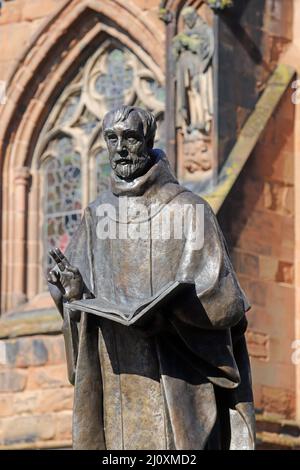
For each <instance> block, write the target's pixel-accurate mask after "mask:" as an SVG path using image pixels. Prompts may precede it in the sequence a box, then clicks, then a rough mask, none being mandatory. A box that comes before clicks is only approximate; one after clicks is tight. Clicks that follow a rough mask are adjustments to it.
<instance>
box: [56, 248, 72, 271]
mask: <svg viewBox="0 0 300 470" xmlns="http://www.w3.org/2000/svg"><path fill="white" fill-rule="evenodd" d="M55 253H56V254H57V256H58V257H59V259H60V260H61V262H62V263H63V264H64V265H65V267H66V268H69V267H70V266H71V264H70V263H69V260H68V259H67V258H66V257H65V255H64V254H63V252H62V251H61V250H60V249H59V248H55Z"/></svg>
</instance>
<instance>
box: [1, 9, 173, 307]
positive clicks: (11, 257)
mask: <svg viewBox="0 0 300 470" xmlns="http://www.w3.org/2000/svg"><path fill="white" fill-rule="evenodd" d="M133 32H134V34H133ZM104 37H112V38H114V39H116V40H118V41H119V42H120V43H122V44H123V45H124V46H126V47H128V48H129V49H130V50H131V51H132V52H133V53H134V54H136V55H137V57H139V58H140V59H141V60H142V61H143V62H144V63H145V65H146V66H147V67H149V69H150V70H151V71H152V72H153V73H154V74H155V76H156V77H157V80H158V81H159V82H160V83H163V82H164V74H163V72H162V71H163V67H164V51H163V48H162V47H161V45H162V43H163V40H164V35H163V28H161V31H159V29H158V27H157V24H156V23H155V24H154V23H153V21H152V20H150V19H149V18H146V17H145V16H143V15H142V11H141V10H140V9H139V7H137V6H136V5H135V4H134V3H133V2H131V1H130V0H129V1H126V2H123V1H122V0H102V1H101V2H99V1H95V0H67V1H66V2H65V3H64V5H63V6H62V7H61V8H60V9H59V11H58V12H57V13H55V14H54V15H53V16H52V17H51V18H50V20H49V21H48V22H47V24H46V25H44V26H43V27H42V28H41V29H40V30H39V31H38V33H37V34H36V35H35V37H34V38H33V39H32V41H31V44H30V45H29V47H28V48H27V49H26V50H25V51H24V52H23V53H22V56H21V57H20V59H19V62H18V66H17V67H16V68H15V69H14V70H13V72H12V74H11V77H10V80H9V84H8V90H7V103H6V105H5V106H4V108H3V110H2V113H1V117H0V119H1V132H0V144H1V149H2V151H1V156H0V168H2V171H1V173H2V182H3V184H2V187H3V192H2V196H3V197H2V215H3V222H2V246H3V247H4V248H3V249H2V265H3V272H4V276H3V279H2V288H1V291H2V292H6V295H5V296H4V297H3V298H2V310H4V311H5V310H7V309H11V308H14V307H15V306H16V305H18V304H20V303H23V302H24V301H25V300H26V298H28V297H29V298H32V297H33V296H34V294H36V293H37V292H38V289H37V276H38V275H41V273H40V272H39V274H37V273H38V268H37V266H38V263H39V259H38V257H37V256H38V255H37V251H38V250H37V246H36V244H38V240H37V239H36V238H37V237H36V234H34V232H35V233H36V227H37V225H38V217H39V216H38V205H39V201H38V200H37V197H38V194H39V192H38V187H37V186H36V185H35V184H31V180H32V179H33V176H34V175H33V174H32V171H31V168H30V166H31V158H32V155H33V149H34V146H35V143H36V141H37V138H38V136H39V132H40V130H41V128H42V125H43V123H44V122H45V119H46V117H47V115H48V113H49V110H50V109H51V107H52V105H53V103H54V102H55V100H56V99H57V97H58V96H59V94H60V92H61V90H62V89H63V87H64V85H65V83H66V82H67V81H68V80H69V79H70V77H71V76H72V73H73V70H75V69H76V67H77V66H78V64H79V63H80V61H82V60H83V59H84V57H88V56H89V55H90V54H91V52H92V51H93V50H95V49H96V48H97V44H99V43H100V42H101V40H102V38H104ZM27 214H29V216H27ZM28 240H29V244H28V243H27V242H28Z"/></svg>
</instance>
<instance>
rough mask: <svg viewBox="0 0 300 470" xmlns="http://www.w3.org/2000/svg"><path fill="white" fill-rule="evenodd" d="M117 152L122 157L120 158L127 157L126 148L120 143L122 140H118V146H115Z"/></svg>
mask: <svg viewBox="0 0 300 470" xmlns="http://www.w3.org/2000/svg"><path fill="white" fill-rule="evenodd" d="M117 152H118V153H119V154H120V155H121V156H122V157H127V155H128V150H127V148H126V145H125V144H124V142H123V141H122V139H119V140H118V145H117Z"/></svg>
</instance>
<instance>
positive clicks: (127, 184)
mask: <svg viewBox="0 0 300 470" xmlns="http://www.w3.org/2000/svg"><path fill="white" fill-rule="evenodd" d="M151 152H152V155H153V156H154V158H155V161H154V164H153V165H152V166H151V168H150V169H149V170H148V171H147V172H146V173H145V174H144V175H142V176H139V177H138V178H135V179H134V180H133V181H125V180H122V179H121V178H119V177H118V176H117V175H115V173H114V172H112V174H111V192H110V194H111V195H112V199H113V200H112V201H111V202H112V203H113V204H114V206H115V207H116V219H115V220H119V221H120V218H119V216H120V214H119V208H120V206H119V203H120V199H122V198H123V197H126V198H127V199H126V204H127V206H126V207H127V211H128V221H127V223H130V222H134V221H136V219H139V221H140V220H141V219H140V218H139V216H138V215H135V214H136V205H137V204H143V206H145V207H146V208H147V209H148V210H149V218H151V217H153V216H154V215H156V214H157V213H159V212H160V211H161V210H162V208H163V207H164V206H165V205H166V204H168V203H169V202H170V201H171V200H172V199H174V198H175V197H176V196H177V195H178V194H180V193H181V192H184V191H187V189H185V188H183V187H182V186H180V185H179V183H178V181H177V179H176V178H175V176H174V175H173V174H172V171H171V168H170V165H169V162H168V160H167V157H166V155H165V153H164V152H163V151H162V150H159V149H154V150H152V151H151ZM110 200H111V199H110ZM107 202H108V201H107ZM150 209H151V211H150ZM150 212H151V215H150ZM112 218H114V217H112ZM149 218H148V217H147V220H149Z"/></svg>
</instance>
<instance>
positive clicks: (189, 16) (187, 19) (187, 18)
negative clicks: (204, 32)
mask: <svg viewBox="0 0 300 470" xmlns="http://www.w3.org/2000/svg"><path fill="white" fill-rule="evenodd" d="M181 15H182V18H183V21H184V23H185V24H186V25H187V26H188V28H190V29H192V28H193V27H194V26H195V24H196V22H197V18H198V15H197V11H196V10H195V8H193V7H185V8H183V10H182V13H181Z"/></svg>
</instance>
